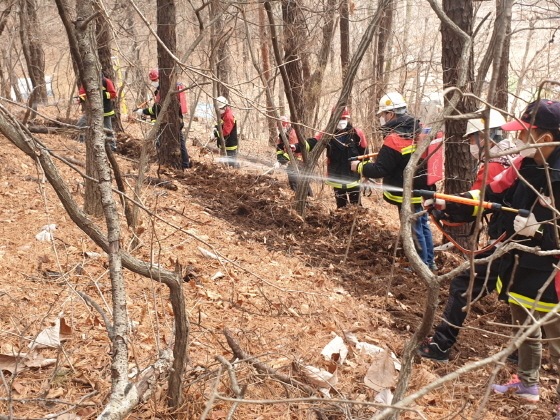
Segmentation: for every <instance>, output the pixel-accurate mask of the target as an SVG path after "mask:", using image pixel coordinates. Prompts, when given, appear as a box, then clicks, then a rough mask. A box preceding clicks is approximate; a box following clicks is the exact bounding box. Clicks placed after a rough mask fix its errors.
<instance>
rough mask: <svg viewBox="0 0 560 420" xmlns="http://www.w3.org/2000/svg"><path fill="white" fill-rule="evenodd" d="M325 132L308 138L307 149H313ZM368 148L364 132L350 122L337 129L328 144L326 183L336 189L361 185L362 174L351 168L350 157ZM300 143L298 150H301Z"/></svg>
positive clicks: (360, 153) (297, 146)
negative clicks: (343, 127) (344, 126)
mask: <svg viewBox="0 0 560 420" xmlns="http://www.w3.org/2000/svg"><path fill="white" fill-rule="evenodd" d="M321 137H323V133H319V134H317V135H316V136H315V137H314V138H310V139H307V141H306V147H307V150H311V149H313V148H314V147H315V145H316V144H317V143H318V142H319V140H321ZM366 148H367V139H366V135H365V134H364V132H363V131H362V130H361V129H359V128H357V127H353V126H352V125H351V124H350V123H348V125H347V126H346V128H345V129H344V130H338V129H337V130H336V131H335V132H334V137H333V138H332V139H331V140H330V141H329V143H328V144H327V177H328V178H327V180H326V181H325V184H327V185H330V186H331V187H333V188H336V189H348V188H355V187H357V186H358V185H360V175H359V174H358V173H356V172H353V171H352V169H351V168H350V161H349V160H348V159H350V158H352V157H354V156H359V155H363V154H364V152H365V150H366ZM299 151H300V150H299V144H298V145H296V152H299Z"/></svg>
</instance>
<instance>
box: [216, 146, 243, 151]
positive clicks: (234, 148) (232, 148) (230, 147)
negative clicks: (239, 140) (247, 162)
mask: <svg viewBox="0 0 560 420" xmlns="http://www.w3.org/2000/svg"><path fill="white" fill-rule="evenodd" d="M218 147H219V148H220V149H221V148H222V145H219V146H218ZM238 147H239V146H229V147H226V150H237V148H238Z"/></svg>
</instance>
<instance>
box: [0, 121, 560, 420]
mask: <svg viewBox="0 0 560 420" xmlns="http://www.w3.org/2000/svg"><path fill="white" fill-rule="evenodd" d="M206 127H207V126H206ZM206 127H204V126H203V125H202V124H198V123H194V125H193V129H192V130H191V132H190V134H189V139H188V142H187V145H188V148H189V152H190V154H191V157H192V160H193V161H194V167H193V168H192V169H189V170H185V171H184V172H181V171H166V173H164V174H162V173H160V174H159V176H160V177H162V178H165V179H166V180H169V181H171V182H172V183H173V185H174V186H175V187H174V189H166V188H163V186H162V185H145V186H144V187H143V190H142V196H141V200H142V202H143V203H144V204H145V206H146V207H148V208H149V209H150V211H151V212H153V214H157V215H158V216H160V217H161V218H163V219H165V220H166V221H168V222H169V223H163V222H161V221H159V220H156V219H154V218H153V217H150V216H149V215H147V214H145V213H144V214H143V215H142V217H141V220H142V222H141V228H140V230H139V234H140V239H141V246H140V247H139V248H138V249H136V250H134V251H132V250H130V243H131V240H132V233H131V232H130V231H129V230H128V229H127V228H126V225H125V223H124V217H123V232H122V237H123V238H122V241H121V244H122V247H123V248H124V249H125V250H127V251H129V252H131V253H132V254H133V255H134V256H136V257H138V258H141V259H143V260H150V259H151V260H152V261H153V262H154V263H157V264H161V265H163V266H164V267H166V268H168V269H171V270H173V269H174V268H175V264H176V262H178V263H180V264H181V266H182V267H183V275H184V278H185V283H184V293H185V296H186V301H187V309H188V314H189V317H190V321H191V335H190V346H189V354H190V362H189V364H188V367H187V372H186V374H185V377H184V384H185V404H184V406H183V407H182V409H181V410H179V412H175V413H171V412H169V411H168V410H167V409H166V408H165V407H166V405H165V390H166V383H164V382H163V383H161V384H160V385H159V386H158V391H157V392H156V393H155V394H154V395H153V397H152V398H151V399H150V401H148V402H147V403H145V404H142V405H140V406H139V407H137V408H136V410H134V412H133V414H132V415H131V418H136V419H138V418H142V419H152V418H161V419H163V418H177V419H197V418H199V417H200V415H201V413H202V411H203V410H204V408H205V406H206V404H207V403H208V401H209V399H210V397H211V395H212V391H213V389H214V387H217V388H216V389H217V390H218V392H220V393H221V395H224V396H230V397H233V396H234V394H233V393H232V392H231V388H230V382H229V380H228V379H227V377H226V375H222V376H221V378H220V379H221V380H220V383H219V384H216V383H215V378H216V374H217V372H218V367H219V366H220V365H219V363H218V362H217V361H216V359H215V358H216V356H220V355H221V356H224V357H225V358H226V359H230V360H231V359H232V351H231V349H230V347H229V346H228V344H227V342H226V340H225V337H224V329H228V330H229V331H230V332H231V334H232V336H233V337H234V338H235V339H236V340H237V341H238V343H239V345H240V346H241V348H242V349H244V350H245V352H247V353H248V354H250V355H253V356H254V357H256V358H258V360H259V361H261V362H264V363H266V364H268V365H269V366H271V367H272V368H274V369H277V370H278V371H279V372H280V373H282V374H285V375H289V376H292V377H294V378H296V379H299V380H302V381H304V382H307V383H309V382H310V379H309V375H307V377H306V375H305V368H304V366H314V367H316V368H320V369H325V370H330V371H331V372H333V371H335V375H336V379H337V383H336V384H335V385H334V386H332V387H331V388H330V390H327V391H325V392H328V395H329V396H330V398H336V399H348V400H355V401H357V402H361V403H363V402H374V399H375V397H376V395H377V394H378V390H379V389H380V388H382V387H380V386H378V385H376V384H375V383H374V382H375V381H376V380H377V379H379V380H381V379H383V378H381V379H380V378H379V377H377V376H376V375H378V374H379V372H378V371H379V369H376V368H375V366H378V365H376V363H379V355H378V356H371V355H368V354H365V353H363V352H360V351H358V350H357V349H356V348H355V347H354V345H353V344H352V343H351V341H352V340H348V338H349V337H351V334H349V333H352V334H353V335H354V336H355V338H356V339H357V340H358V341H359V342H365V343H369V344H372V345H376V346H379V347H382V348H384V349H387V350H389V351H392V352H394V353H395V354H396V356H397V358H399V359H400V358H401V356H402V353H403V348H404V346H405V344H406V342H407V340H408V339H409V338H410V336H411V334H412V333H413V332H414V330H415V328H416V327H417V325H418V324H419V322H420V320H421V317H422V315H423V313H424V304H425V302H424V299H423V296H424V295H425V293H424V292H425V286H424V285H423V283H422V282H421V281H420V279H419V278H418V277H417V276H416V275H415V274H414V273H411V272H408V271H406V270H404V268H405V267H407V266H408V263H407V260H406V258H405V257H404V255H403V253H402V251H401V250H397V252H396V255H394V254H395V252H394V247H395V246H396V238H397V234H398V228H399V221H398V214H397V212H396V210H395V208H393V207H392V206H390V205H388V204H387V203H385V202H383V200H382V198H381V194H380V192H379V191H373V194H372V195H371V196H370V197H363V207H349V208H346V209H342V210H335V207H334V198H333V196H332V191H331V190H330V188H328V187H324V186H323V185H322V184H321V183H314V184H313V189H314V195H315V196H314V197H313V198H311V199H310V200H309V205H308V207H307V212H306V217H305V220H303V219H302V218H301V217H300V216H298V215H297V214H296V213H295V211H294V209H293V193H292V192H291V191H290V189H289V187H288V185H287V179H286V175H285V173H283V172H282V171H280V172H278V171H277V172H276V173H268V174H264V172H266V171H267V169H269V168H270V167H271V166H272V164H273V163H274V159H275V154H274V151H273V149H272V148H271V147H268V148H267V147H266V145H262V146H259V147H255V146H254V144H252V142H251V141H250V140H242V142H241V153H244V152H245V153H247V151H248V150H251V159H249V160H242V161H241V168H240V169H230V168H227V167H226V166H224V164H222V163H219V162H218V161H217V159H216V156H213V155H212V154H211V153H209V152H208V151H207V150H206V149H204V148H202V147H201V146H200V144H201V143H204V142H205V141H206V140H207V134H206ZM125 128H126V135H124V134H120V135H119V138H118V147H119V151H118V153H117V155H116V156H117V161H118V162H119V164H120V166H121V170H122V172H123V173H124V174H125V175H126V176H125V180H126V181H127V182H128V184H129V188H128V191H130V190H131V186H132V185H133V183H134V175H135V174H136V173H137V167H136V164H135V162H134V159H135V158H136V156H137V155H138V147H139V141H137V140H136V139H138V138H141V129H142V128H143V127H142V125H141V124H137V123H132V122H130V123H127V124H126V127H125ZM38 137H39V138H40V139H41V141H43V142H44V143H45V144H47V145H48V147H50V148H51V150H53V151H56V153H57V154H59V155H63V156H66V157H70V158H73V159H75V160H78V161H83V160H84V157H85V147H84V145H83V144H80V143H77V142H76V141H74V140H73V139H72V138H71V137H69V136H64V135H38ZM201 139H203V140H201ZM193 144H198V145H199V146H194V145H193ZM0 156H1V158H0V195H1V197H2V198H1V200H0V212H1V217H0V232H1V238H0V315H1V316H0V368H1V369H2V370H3V373H4V376H3V378H4V380H3V382H2V383H1V384H0V398H1V399H0V414H1V415H5V416H9V415H12V416H13V417H14V418H38V417H43V416H45V415H46V414H48V413H61V412H63V411H64V410H66V409H68V408H69V407H72V405H68V404H64V402H66V403H76V402H78V401H80V399H81V398H82V397H84V396H87V397H86V398H85V399H84V400H83V401H81V404H82V405H81V406H79V407H75V409H73V411H71V412H69V413H66V414H63V415H62V416H59V417H58V418H59V419H75V418H78V417H79V418H82V419H88V418H93V417H95V416H96V415H98V414H99V412H100V409H101V407H102V405H103V403H104V402H106V400H107V396H108V393H109V392H110V376H111V375H110V346H109V340H108V337H107V333H106V329H105V325H104V323H103V320H102V318H101V316H100V315H99V313H98V312H96V311H95V310H93V309H92V308H91V307H90V306H88V305H86V304H85V302H84V300H82V298H80V297H79V295H77V294H76V291H80V292H83V293H87V294H88V295H89V296H90V297H91V298H92V299H93V300H95V301H96V302H97V303H98V304H99V306H100V307H101V308H103V309H104V310H105V311H106V312H107V313H110V312H111V295H110V292H111V285H110V279H109V274H108V265H107V260H106V257H105V256H104V254H103V252H102V251H101V250H100V249H99V248H98V247H97V246H96V245H95V244H94V243H93V242H92V241H91V240H90V239H89V238H88V237H87V236H86V235H85V234H84V233H83V232H82V231H81V230H79V229H78V228H77V227H76V225H74V224H73V222H72V221H71V219H70V218H69V216H68V215H67V214H66V212H65V211H64V208H63V207H62V205H61V204H60V202H59V200H58V197H57V196H56V194H55V192H54V191H53V190H52V188H51V187H50V186H49V185H48V184H47V183H45V182H43V177H42V175H41V172H40V170H39V168H37V166H36V165H35V163H34V162H33V161H31V160H30V159H29V158H27V157H26V156H25V155H24V154H23V153H22V152H20V151H19V150H17V149H16V148H15V147H14V146H13V145H12V144H11V143H10V142H8V140H7V139H6V138H4V137H2V136H0ZM259 160H260V161H262V162H263V163H262V164H255V161H259ZM266 162H268V164H266ZM58 166H59V168H60V172H61V174H62V176H63V178H64V179H65V180H66V182H67V183H68V185H69V188H70V190H71V191H72V193H73V196H74V199H75V200H76V201H77V202H79V203H82V202H83V193H84V187H83V178H82V176H81V175H80V174H78V173H77V172H75V171H74V170H73V169H71V168H70V167H68V166H65V165H63V164H60V163H58ZM156 171H157V165H155V164H152V165H151V169H150V171H149V175H150V176H152V177H157V176H158V174H157V172H156ZM263 174H264V175H263ZM96 222H97V223H99V224H100V225H101V226H103V225H104V222H103V221H102V220H96ZM48 224H56V230H55V231H54V240H53V241H39V240H37V239H36V235H37V234H38V233H39V232H40V231H41V230H42V227H43V226H45V225H48ZM353 224H355V226H354V230H353V232H352V235H350V232H351V228H352V226H353ZM179 227H180V229H179ZM199 239H200V240H199ZM201 241H203V242H201ZM349 243H350V245H349V246H348V244H349ZM207 244H208V245H210V246H208V245H207ZM347 247H348V252H347ZM200 248H203V249H204V250H206V251H209V252H212V253H214V254H217V255H219V256H220V257H221V259H213V258H208V257H207V253H204V251H201V250H200ZM346 252H347V255H346ZM205 254H206V256H205ZM460 261H461V257H460V256H459V255H457V254H455V253H452V252H439V253H438V254H437V264H438V265H439V267H440V272H441V273H444V272H446V271H449V270H450V269H451V268H453V267H454V266H456V265H457V264H458V263H459V262H460ZM125 281H126V283H127V290H128V308H127V309H128V313H129V316H130V325H131V332H130V336H129V349H130V369H131V372H132V373H131V375H132V376H131V377H133V375H134V372H136V371H137V370H136V369H143V368H145V367H146V366H147V365H149V364H150V363H151V362H152V361H153V359H154V356H155V355H157V352H158V349H160V348H163V347H167V346H168V345H169V344H170V339H171V337H172V332H173V324H172V321H173V319H172V315H171V308H170V304H169V303H168V291H167V289H166V287H165V286H163V285H161V284H159V283H156V282H154V281H151V280H150V279H146V278H142V277H140V276H138V275H136V274H133V273H131V272H128V271H125ZM447 288H448V283H447V284H442V287H441V294H440V302H439V304H440V312H439V313H441V310H442V305H443V304H444V303H445V301H446V298H447ZM496 323H502V324H507V323H509V312H508V310H507V307H506V305H505V304H503V303H499V302H498V300H497V299H496V296H494V295H491V296H487V297H486V298H484V299H483V300H482V301H480V302H478V303H476V304H474V305H473V308H472V313H471V314H470V315H469V318H468V321H467V324H466V327H467V328H465V330H464V331H463V332H462V333H461V335H460V338H459V342H458V343H457V345H456V346H455V347H454V349H453V350H452V353H451V359H452V360H451V361H450V362H449V363H447V364H437V363H434V362H430V361H426V360H420V359H418V360H416V361H415V365H414V373H413V376H412V379H411V382H410V388H409V392H410V393H411V392H413V391H416V390H418V389H420V388H422V387H423V386H425V385H428V384H430V383H431V382H433V381H434V380H435V379H436V378H438V377H440V376H443V375H445V374H447V373H450V372H453V371H455V370H457V369H458V368H460V367H462V366H464V365H466V364H468V363H471V362H473V361H476V360H480V359H483V358H485V357H487V356H488V355H491V354H493V353H495V352H497V351H498V350H500V349H501V348H502V346H503V344H504V343H505V338H504V337H503V336H502V335H500V334H505V335H507V334H508V333H509V331H508V330H507V329H506V328H504V327H502V326H499V325H495V324H496ZM53 325H54V326H55V327H56V326H57V325H58V326H60V328H59V330H58V329H57V328H58V327H56V328H55V329H54V330H55V331H57V332H58V333H59V337H57V338H59V339H61V340H62V343H61V345H60V346H58V347H56V348H49V347H46V348H38V347H41V346H38V347H34V348H30V346H29V344H30V343H31V342H32V341H33V337H36V336H37V334H38V333H39V332H41V331H43V330H44V329H45V328H48V327H52V326H53ZM336 336H339V337H345V338H346V345H347V346H348V348H349V352H348V356H347V358H346V360H345V361H344V362H343V363H338V364H337V363H334V362H333V361H332V360H329V361H327V360H325V358H324V357H323V356H321V351H322V350H323V348H324V347H325V346H326V345H327V344H328V343H329V342H330V341H331V340H332V339H333V338H335V337H336ZM21 353H26V354H27V356H26V357H21ZM14 354H20V357H19V359H18V360H19V362H18V366H17V373H16V374H12V373H13V372H14V371H15V370H16V366H15V362H14V360H15V359H16V358H15V357H14V356H13V355H14ZM370 366H374V367H373V368H372V369H370ZM235 367H236V376H237V380H238V381H239V384H240V385H246V386H247V390H246V393H245V398H246V399H249V400H269V402H268V403H266V404H259V405H256V404H241V405H240V406H239V407H238V408H237V411H236V413H235V415H234V418H237V419H244V420H245V419H246V420H257V419H258V420H264V419H313V418H329V419H350V418H352V419H367V418H370V417H371V416H372V415H373V414H374V413H375V411H376V408H374V407H373V406H370V405H366V404H354V405H346V404H342V403H338V402H337V403H329V401H326V402H325V403H324V404H317V403H314V404H313V405H310V404H308V403H305V402H291V403H284V402H281V400H284V399H287V398H298V397H299V398H301V397H306V396H308V395H307V394H305V393H304V392H302V391H301V390H298V389H296V388H293V387H292V386H289V385H286V384H284V383H281V382H279V381H278V380H276V379H275V378H273V377H270V376H267V375H263V374H262V373H259V372H257V371H256V370H255V369H254V367H253V366H252V365H251V364H250V363H247V362H238V363H236V364H235ZM386 367H387V366H386V365H385V367H384V369H385V368H386ZM494 368H495V366H492V367H487V368H483V369H479V370H477V371H474V372H471V373H468V374H465V375H461V376H460V377H458V378H457V379H455V380H453V381H451V382H448V383H447V384H445V385H444V386H442V387H440V388H438V389H436V390H434V391H432V392H430V393H428V394H427V395H426V396H424V397H422V398H420V399H419V400H417V401H416V404H415V405H414V406H413V407H412V408H413V410H411V411H406V412H403V414H402V416H401V417H400V418H401V419H420V418H426V419H452V418H469V419H470V418H475V417H473V416H475V413H477V410H479V409H480V407H481V405H482V403H483V401H484V399H485V398H486V395H485V393H486V391H487V388H488V385H489V378H490V375H491V373H492V370H493V369H494ZM513 372H515V366H513V365H509V364H508V365H505V366H504V367H503V368H501V370H500V372H499V373H498V377H497V378H498V381H499V382H502V381H507V380H509V376H510V374H511V373H513ZM557 378H558V375H557V371H556V370H555V368H554V367H552V366H551V363H550V361H549V357H548V353H547V352H546V351H545V356H544V360H543V368H542V370H541V401H540V402H538V403H530V404H529V403H527V402H523V401H519V400H517V399H515V398H514V397H512V396H509V395H506V396H499V395H494V394H490V395H489V396H488V401H487V403H486V404H485V405H484V407H483V408H482V409H481V411H480V412H479V413H478V417H476V418H479V419H513V418H523V419H529V418H530V419H536V420H541V419H542V420H545V419H549V418H552V415H553V412H554V409H555V407H556V404H557V401H556V393H555V388H556V385H557V383H558V380H557ZM311 382H313V381H312V380H311ZM331 383H332V382H331ZM372 383H373V384H372ZM387 386H388V387H389V388H391V386H392V385H390V384H389V385H387ZM393 390H394V389H393ZM319 395H321V394H319ZM6 398H9V399H11V402H10V403H8V402H7V400H6ZM30 400H32V401H30ZM273 401H278V402H273ZM230 407H231V403H229V402H225V401H220V400H216V401H214V405H213V408H212V410H211V412H210V413H209V415H208V418H209V419H213V420H218V419H225V418H226V417H227V413H228V410H229V409H230ZM311 408H313V410H312V409H311Z"/></svg>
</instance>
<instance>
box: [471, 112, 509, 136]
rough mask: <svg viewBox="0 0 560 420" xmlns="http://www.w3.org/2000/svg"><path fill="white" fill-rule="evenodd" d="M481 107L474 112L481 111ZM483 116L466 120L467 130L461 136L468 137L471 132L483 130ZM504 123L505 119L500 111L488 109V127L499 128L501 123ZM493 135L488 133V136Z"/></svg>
mask: <svg viewBox="0 0 560 420" xmlns="http://www.w3.org/2000/svg"><path fill="white" fill-rule="evenodd" d="M482 111H483V110H482V109H479V110H478V111H476V112H482ZM484 123H485V121H484V118H473V119H472V120H468V122H467V132H466V133H465V135H464V136H463V137H468V136H469V135H471V134H472V133H477V132H479V131H484ZM505 123H506V119H505V118H504V116H503V115H502V114H500V112H498V111H496V110H495V109H490V119H489V121H488V128H489V129H492V128H500V127H501V126H502V125H504V124H505ZM492 137H493V136H492V135H490V138H492Z"/></svg>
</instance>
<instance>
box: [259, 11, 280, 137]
mask: <svg viewBox="0 0 560 420" xmlns="http://www.w3.org/2000/svg"><path fill="white" fill-rule="evenodd" d="M257 7H258V8H259V37H260V42H261V60H262V71H263V76H264V79H265V80H266V84H267V86H268V88H269V89H271V90H272V76H273V73H272V72H271V71H270V51H269V49H268V39H269V34H268V31H267V26H268V23H267V20H266V11H265V10H264V6H263V5H260V4H259V5H258V6H257ZM266 115H267V116H268V118H267V123H268V144H270V145H271V146H275V145H276V139H277V138H278V134H277V133H278V130H277V128H276V121H274V119H273V118H271V117H272V116H273V115H274V104H273V103H272V102H271V101H270V98H269V96H268V95H266Z"/></svg>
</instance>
